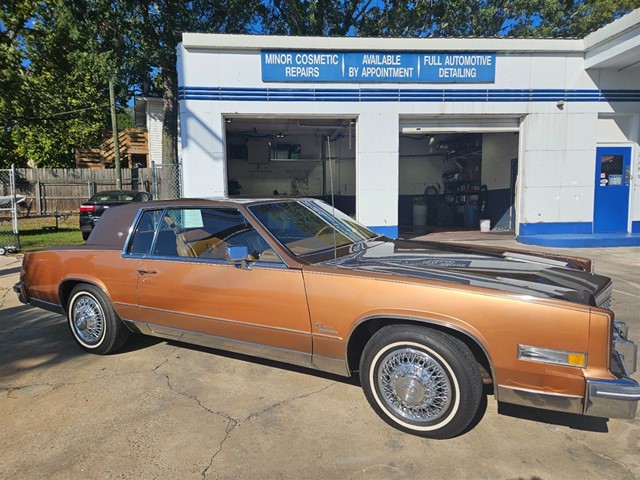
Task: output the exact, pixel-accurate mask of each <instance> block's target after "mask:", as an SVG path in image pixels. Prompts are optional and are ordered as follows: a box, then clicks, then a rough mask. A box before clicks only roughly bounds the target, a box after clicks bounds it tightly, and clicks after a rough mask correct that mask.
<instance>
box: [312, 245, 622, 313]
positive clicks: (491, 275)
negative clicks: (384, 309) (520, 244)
mask: <svg viewBox="0 0 640 480" xmlns="http://www.w3.org/2000/svg"><path fill="white" fill-rule="evenodd" d="M573 260H575V259H571V258H568V257H567V258H565V257H554V258H548V257H546V256H542V255H537V254H535V253H530V252H526V253H524V252H519V251H510V250H497V249H492V248H474V247H469V246H462V245H450V244H442V243H435V242H422V241H406V240H387V239H383V240H375V241H368V242H361V243H358V244H355V245H353V246H352V247H351V249H350V252H349V253H348V254H346V255H341V256H339V257H338V258H336V259H332V260H328V261H324V262H321V263H319V265H324V266H333V267H337V268H341V269H349V270H357V271H365V272H371V273H378V274H388V275H393V276H402V277H408V278H422V279H428V280H434V281H440V282H447V283H454V284H459V285H469V286H474V287H483V288H490V289H493V290H500V291H504V292H511V293H516V294H522V295H530V296H535V297H542V298H556V299H561V300H567V301H571V302H576V303H582V304H586V305H593V306H602V307H604V308H609V302H610V297H611V290H612V287H611V280H610V279H609V278H608V277H604V276H602V275H596V274H594V273H590V272H585V271H584V270H581V269H580V268H579V263H577V262H575V261H573Z"/></svg>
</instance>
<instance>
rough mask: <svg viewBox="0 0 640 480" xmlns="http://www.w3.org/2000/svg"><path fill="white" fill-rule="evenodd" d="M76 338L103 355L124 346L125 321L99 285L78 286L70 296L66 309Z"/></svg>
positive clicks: (88, 349)
mask: <svg viewBox="0 0 640 480" xmlns="http://www.w3.org/2000/svg"><path fill="white" fill-rule="evenodd" d="M67 318H68V320H69V328H70V329H71V333H72V334H73V338H74V339H75V340H76V342H78V344H79V345H80V346H81V347H82V348H83V349H84V350H86V351H87V352H91V353H96V354H99V355H104V354H107V353H110V352H113V351H115V350H117V349H118V348H120V347H122V345H124V343H125V342H126V340H127V338H128V336H129V330H128V329H127V327H126V326H125V325H124V324H123V323H122V321H121V320H120V318H119V317H118V315H117V314H116V312H115V311H114V310H113V306H112V305H111V302H110V301H109V299H108V298H107V296H106V295H105V294H104V292H103V291H102V290H100V289H99V288H97V287H95V286H93V285H89V284H80V285H76V286H75V287H74V288H73V290H72V291H71V295H70V296H69V303H68V309H67Z"/></svg>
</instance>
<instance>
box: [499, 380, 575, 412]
mask: <svg viewBox="0 0 640 480" xmlns="http://www.w3.org/2000/svg"><path fill="white" fill-rule="evenodd" d="M496 392H497V393H499V398H500V401H501V402H505V403H513V404H516V405H522V406H524V407H534V408H542V409H544V410H555V411H557V412H566V413H577V414H582V413H583V399H582V397H576V396H573V395H561V394H557V393H549V392H541V391H538V390H524V389H521V388H514V387H506V386H504V385H498V388H497V389H496Z"/></svg>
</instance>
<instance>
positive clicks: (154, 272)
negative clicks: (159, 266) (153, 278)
mask: <svg viewBox="0 0 640 480" xmlns="http://www.w3.org/2000/svg"><path fill="white" fill-rule="evenodd" d="M138 273H139V274H140V275H155V274H156V273H158V272H156V271H155V270H138Z"/></svg>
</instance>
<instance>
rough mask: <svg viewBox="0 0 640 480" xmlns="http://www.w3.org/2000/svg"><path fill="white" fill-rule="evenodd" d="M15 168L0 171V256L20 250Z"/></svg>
mask: <svg viewBox="0 0 640 480" xmlns="http://www.w3.org/2000/svg"><path fill="white" fill-rule="evenodd" d="M19 201H24V197H23V196H20V197H19V198H18V196H17V194H16V171H15V168H13V167H12V168H11V169H1V170H0V255H4V254H5V253H7V252H15V251H17V250H20V237H19V235H18V202H19Z"/></svg>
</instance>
